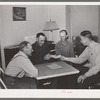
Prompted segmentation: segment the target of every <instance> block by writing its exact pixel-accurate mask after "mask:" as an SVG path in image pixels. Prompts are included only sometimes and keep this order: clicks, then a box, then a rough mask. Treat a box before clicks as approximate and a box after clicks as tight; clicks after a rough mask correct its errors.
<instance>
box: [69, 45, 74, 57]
mask: <svg viewBox="0 0 100 100" xmlns="http://www.w3.org/2000/svg"><path fill="white" fill-rule="evenodd" d="M70 57H74V48H73V45H72V44H71V45H70Z"/></svg>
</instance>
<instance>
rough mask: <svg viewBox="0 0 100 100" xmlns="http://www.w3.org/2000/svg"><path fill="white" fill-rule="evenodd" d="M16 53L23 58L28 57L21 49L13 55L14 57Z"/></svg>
mask: <svg viewBox="0 0 100 100" xmlns="http://www.w3.org/2000/svg"><path fill="white" fill-rule="evenodd" d="M18 55H21V56H23V57H25V58H28V56H27V55H26V54H25V53H23V52H22V51H19V52H18V53H17V54H16V55H15V56H14V57H16V56H18Z"/></svg>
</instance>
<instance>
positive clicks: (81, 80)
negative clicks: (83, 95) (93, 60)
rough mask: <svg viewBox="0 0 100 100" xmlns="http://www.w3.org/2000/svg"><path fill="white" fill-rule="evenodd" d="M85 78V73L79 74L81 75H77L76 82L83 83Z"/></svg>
mask: <svg viewBox="0 0 100 100" xmlns="http://www.w3.org/2000/svg"><path fill="white" fill-rule="evenodd" d="M85 79H86V75H81V76H79V77H78V79H77V82H78V83H83V82H84V80H85Z"/></svg>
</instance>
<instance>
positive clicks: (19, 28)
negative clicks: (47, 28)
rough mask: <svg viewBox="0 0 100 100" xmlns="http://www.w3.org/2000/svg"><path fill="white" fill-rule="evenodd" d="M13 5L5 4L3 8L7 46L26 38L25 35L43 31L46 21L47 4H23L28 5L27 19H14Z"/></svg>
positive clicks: (5, 43)
mask: <svg viewBox="0 0 100 100" xmlns="http://www.w3.org/2000/svg"><path fill="white" fill-rule="evenodd" d="M12 7H13V6H3V8H2V10H3V16H2V17H3V18H4V38H5V39H4V45H5V46H7V45H12V44H18V43H20V42H21V41H22V40H24V36H27V35H34V34H36V33H38V32H40V31H42V30H43V26H44V23H45V15H44V13H45V10H44V9H45V6H21V7H26V12H27V18H26V20H27V21H13V20H12V19H13V18H12ZM14 7H15V6H14ZM17 7H18V6H17Z"/></svg>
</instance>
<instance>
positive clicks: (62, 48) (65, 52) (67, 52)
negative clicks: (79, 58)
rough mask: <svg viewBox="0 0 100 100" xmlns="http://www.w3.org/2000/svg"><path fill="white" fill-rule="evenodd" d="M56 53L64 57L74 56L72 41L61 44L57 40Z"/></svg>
mask: <svg viewBox="0 0 100 100" xmlns="http://www.w3.org/2000/svg"><path fill="white" fill-rule="evenodd" d="M55 51H56V55H62V56H65V57H74V50H73V45H72V43H70V42H68V41H66V45H63V44H62V42H61V41H59V42H58V43H57V44H56V45H55Z"/></svg>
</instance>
